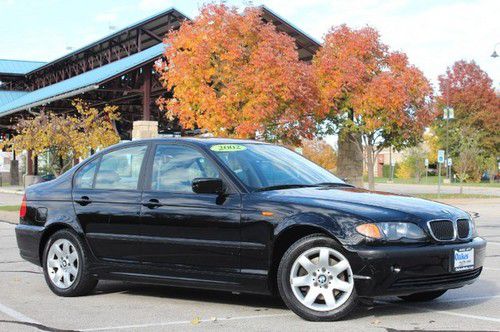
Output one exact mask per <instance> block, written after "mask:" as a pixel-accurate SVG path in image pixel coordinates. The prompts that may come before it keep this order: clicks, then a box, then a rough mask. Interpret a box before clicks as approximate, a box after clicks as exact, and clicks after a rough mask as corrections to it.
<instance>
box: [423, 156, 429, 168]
mask: <svg viewBox="0 0 500 332" xmlns="http://www.w3.org/2000/svg"><path fill="white" fill-rule="evenodd" d="M424 164H425V167H429V159H427V158H425V160H424Z"/></svg>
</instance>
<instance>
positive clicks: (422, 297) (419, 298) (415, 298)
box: [398, 289, 447, 302]
mask: <svg viewBox="0 0 500 332" xmlns="http://www.w3.org/2000/svg"><path fill="white" fill-rule="evenodd" d="M446 291H447V289H444V290H437V291H432V292H422V293H415V294H410V295H404V296H398V297H399V298H400V299H402V300H405V301H408V302H426V301H432V300H434V299H437V298H438V297H440V296H441V295H443V294H444V293H446Z"/></svg>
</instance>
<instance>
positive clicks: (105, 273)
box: [16, 139, 486, 321]
mask: <svg viewBox="0 0 500 332" xmlns="http://www.w3.org/2000/svg"><path fill="white" fill-rule="evenodd" d="M16 235H17V242H18V246H19V249H20V253H21V256H22V257H23V258H25V259H26V260H28V261H30V262H32V263H34V264H37V265H40V266H42V267H43V271H44V273H45V280H46V282H47V284H48V286H49V287H50V289H51V290H52V291H53V292H54V293H55V294H57V295H60V296H78V295H84V294H87V293H89V292H91V291H92V290H93V288H94V287H95V286H96V284H97V282H98V280H100V279H114V280H125V281H132V282H142V283H157V284H167V285H173V286H180V287H192V288H207V289H217V290H224V291H233V292H247V293H259V294H278V293H279V294H280V295H281V297H282V299H283V301H284V302H285V303H286V305H287V306H288V307H289V308H290V309H291V310H293V311H294V312H295V313H297V314H298V315H299V316H301V317H303V318H305V319H307V320H314V321H324V320H336V319H339V318H341V317H343V316H345V315H347V314H348V313H349V312H350V311H352V310H353V309H354V308H355V306H356V303H358V301H359V300H360V299H361V298H373V297H376V296H383V295H396V296H399V297H401V298H402V299H404V300H408V301H426V300H432V299H434V298H437V297H438V296H440V295H442V294H443V293H444V292H446V290H448V289H452V288H459V287H462V286H464V285H467V284H470V283H472V282H473V281H474V280H475V279H476V278H477V277H478V276H479V274H480V273H481V268H482V265H483V259H484V254H485V247H486V241H485V240H483V239H482V238H480V237H478V236H477V234H476V230H475V227H474V222H473V220H472V219H471V217H470V216H469V214H467V213H466V212H464V211H461V210H459V209H457V208H454V207H452V206H448V205H445V204H440V203H436V202H432V201H427V200H423V199H417V198H411V197H407V196H399V195H394V194H389V193H383V192H373V191H367V190H363V189H359V188H354V187H352V186H350V185H348V184H346V183H344V182H343V181H341V180H340V179H338V178H337V177H335V176H334V175H332V174H331V173H330V172H328V171H326V170H324V169H322V168H321V167H319V166H317V165H316V164H314V163H312V162H310V161H308V160H307V159H305V158H303V157H302V156H300V155H299V154H296V153H295V152H292V151H290V150H288V149H287V148H284V147H280V146H276V145H271V144H265V143H260V142H254V141H245V140H228V139H154V140H143V141H134V142H128V143H123V144H119V145H116V146H113V147H111V148H108V149H106V150H104V151H102V152H100V153H98V154H96V155H94V156H92V157H90V158H89V159H87V160H85V161H84V162H82V163H80V164H79V165H77V166H75V167H73V168H72V169H71V170H70V171H68V172H66V173H65V174H64V175H62V176H60V177H59V178H57V179H55V180H52V181H49V182H45V183H41V184H37V185H34V186H31V187H29V188H28V189H27V190H26V195H25V196H24V199H23V203H22V206H21V210H20V223H19V225H18V226H17V227H16Z"/></svg>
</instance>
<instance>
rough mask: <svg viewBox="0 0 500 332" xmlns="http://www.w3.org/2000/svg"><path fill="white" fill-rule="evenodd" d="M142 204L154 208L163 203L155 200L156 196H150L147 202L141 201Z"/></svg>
mask: <svg viewBox="0 0 500 332" xmlns="http://www.w3.org/2000/svg"><path fill="white" fill-rule="evenodd" d="M142 205H144V206H145V207H147V208H150V209H156V208H158V207H160V206H162V205H163V204H161V203H160V201H159V200H157V199H156V198H152V199H150V200H149V201H147V202H143V203H142Z"/></svg>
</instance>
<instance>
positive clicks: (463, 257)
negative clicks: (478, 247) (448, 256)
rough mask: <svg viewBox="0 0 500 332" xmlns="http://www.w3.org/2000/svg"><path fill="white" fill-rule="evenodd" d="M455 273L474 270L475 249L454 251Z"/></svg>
mask: <svg viewBox="0 0 500 332" xmlns="http://www.w3.org/2000/svg"><path fill="white" fill-rule="evenodd" d="M452 266H453V271H455V272H460V271H468V270H472V269H474V248H462V249H455V250H453V265H452Z"/></svg>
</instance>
